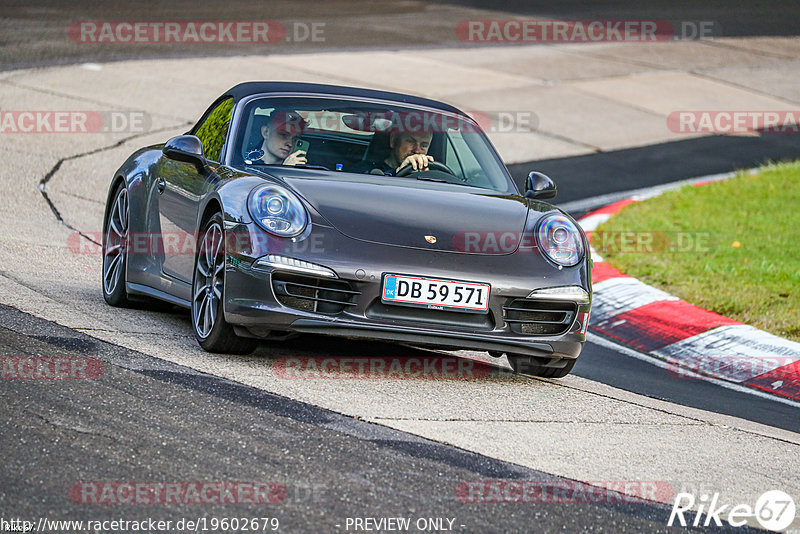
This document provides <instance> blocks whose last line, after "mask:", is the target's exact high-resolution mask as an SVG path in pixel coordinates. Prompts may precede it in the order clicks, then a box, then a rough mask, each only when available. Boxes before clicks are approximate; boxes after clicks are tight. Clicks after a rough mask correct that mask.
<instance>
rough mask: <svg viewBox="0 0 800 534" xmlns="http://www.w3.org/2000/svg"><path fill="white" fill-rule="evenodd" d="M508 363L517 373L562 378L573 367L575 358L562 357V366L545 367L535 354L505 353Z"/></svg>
mask: <svg viewBox="0 0 800 534" xmlns="http://www.w3.org/2000/svg"><path fill="white" fill-rule="evenodd" d="M506 356H507V357H508V363H509V364H510V365H511V368H512V369H513V370H514V372H515V373H516V374H518V375H529V376H538V377H541V378H564V377H565V376H567V375H568V374H569V373H570V372H571V371H572V368H573V367H575V362H577V361H578V360H577V359H574V360H571V359H563V360H561V362H560V363H564V364H565V365H564V366H563V367H546V366H544V365H542V362H541V360H539V359H538V358H536V357H535V356H522V355H517V354H507V355H506Z"/></svg>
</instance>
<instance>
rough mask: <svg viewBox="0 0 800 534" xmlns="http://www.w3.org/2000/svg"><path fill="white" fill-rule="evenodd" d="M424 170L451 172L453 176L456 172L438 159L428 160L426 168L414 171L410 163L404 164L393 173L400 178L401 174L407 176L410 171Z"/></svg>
mask: <svg viewBox="0 0 800 534" xmlns="http://www.w3.org/2000/svg"><path fill="white" fill-rule="evenodd" d="M426 171H440V172H446V173H447V174H451V175H453V176H455V175H456V173H454V172H453V169H451V168H450V167H448V166H447V165H445V164H444V163H439V162H438V161H429V162H428V168H427V169H425V170H421V171H420V170H416V171H415V170H414V167H412V166H411V165H406V166H405V167H403V168H402V169H400V170H399V171H397V174H395V176H397V177H399V178H402V177H403V176H408V175H409V174H412V173H415V172H426Z"/></svg>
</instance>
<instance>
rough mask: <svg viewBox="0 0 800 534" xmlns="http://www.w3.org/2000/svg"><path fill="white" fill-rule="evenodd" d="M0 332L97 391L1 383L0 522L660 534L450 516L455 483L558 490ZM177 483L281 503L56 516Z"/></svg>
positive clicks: (75, 343) (9, 348)
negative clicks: (79, 367)
mask: <svg viewBox="0 0 800 534" xmlns="http://www.w3.org/2000/svg"><path fill="white" fill-rule="evenodd" d="M0 317H1V318H2V324H4V325H6V327H0V356H13V357H19V356H20V355H40V354H47V355H49V356H53V357H65V358H69V357H85V356H91V357H95V358H98V359H101V360H102V361H103V365H104V370H103V374H102V376H101V377H100V378H99V379H97V380H92V381H88V380H72V381H68V382H69V383H66V382H65V383H54V381H38V383H36V384H34V385H33V387H31V383H30V382H36V381H24V380H17V381H8V383H7V384H5V385H4V388H3V389H2V390H1V391H0V398H2V403H3V406H4V409H3V410H2V412H1V413H0V423H2V424H3V426H4V428H7V429H8V428H14V429H15V431H14V437H13V439H9V438H8V437H5V438H4V439H3V440H2V441H0V443H1V444H2V445H0V453H2V455H3V458H4V465H3V472H2V479H1V480H2V487H3V493H2V494H0V503H4V502H5V508H6V509H5V510H4V516H5V517H8V514H9V513H10V512H11V511H12V510H11V506H10V503H9V502H8V500H7V499H9V498H11V499H12V501H13V503H14V506H13V514H14V517H22V518H25V519H29V520H30V519H31V518H37V517H45V518H47V517H50V518H56V517H60V518H64V517H65V516H66V517H68V518H69V519H73V520H105V519H116V518H118V517H120V516H123V517H125V518H126V519H128V520H137V519H143V518H145V517H149V518H153V519H164V520H173V521H175V520H177V519H178V518H180V517H189V518H196V517H208V518H211V517H216V518H220V517H265V516H269V517H278V518H279V520H280V530H279V531H280V532H343V531H345V528H344V525H345V521H346V518H348V517H350V518H354V517H408V516H410V517H413V518H420V517H423V518H444V517H446V518H451V519H454V520H455V521H454V523H453V525H454V527H453V530H454V531H456V532H521V531H538V532H553V531H559V530H562V529H567V530H568V531H582V530H584V529H585V528H586V526H587V525H588V524H591V525H592V530H593V531H594V532H667V531H669V530H670V529H669V528H667V527H666V522H667V519H668V517H669V513H670V508H669V507H668V506H665V505H661V504H653V503H648V502H625V501H626V499H624V498H620V497H619V496H616V494H614V493H613V492H608V493H604V497H603V499H604V500H605V501H606V502H603V503H600V504H595V503H559V502H555V503H543V504H537V505H536V506H530V505H525V504H519V503H503V504H495V503H463V502H461V500H459V498H458V496H457V494H456V489H457V488H458V486H459V484H461V483H462V482H468V481H474V480H486V479H489V480H496V479H503V480H510V481H515V480H518V481H533V482H537V483H541V484H543V485H548V484H553V485H554V484H558V483H571V481H566V480H564V479H561V478H558V477H553V476H552V475H548V474H546V473H542V472H539V471H535V470H532V469H527V468H524V467H521V466H518V465H515V464H512V463H507V462H503V461H500V460H495V459H493V458H489V457H486V456H482V455H478V454H475V453H471V452H467V451H463V450H460V449H457V448H455V447H450V446H446V445H441V444H439V443H436V442H434V441H430V440H426V439H423V438H419V437H416V436H413V435H411V434H407V433H405V432H399V431H396V430H392V429H388V428H385V427H382V426H379V425H373V424H370V423H366V422H362V421H359V420H357V419H354V418H351V417H346V416H343V415H340V414H337V413H335V412H331V411H329V410H325V409H323V408H318V407H315V406H312V405H310V404H305V403H301V402H297V401H294V400H291V399H287V398H286V397H282V396H279V395H275V394H272V393H268V392H264V391H262V390H258V389H255V388H250V387H247V386H243V385H241V384H237V383H235V382H230V381H228V380H225V379H221V378H218V377H214V376H211V375H202V374H198V373H197V372H195V371H192V370H190V369H187V368H184V367H181V366H179V365H174V364H169V363H165V362H164V361H163V360H158V359H155V358H152V357H149V356H146V355H143V354H140V353H136V352H134V351H130V350H127V349H124V348H121V347H117V346H114V345H110V344H107V343H103V342H100V341H97V340H96V339H93V338H90V337H88V336H85V335H83V334H78V333H75V332H74V331H72V330H69V329H67V328H63V327H59V326H57V325H54V324H52V323H49V322H47V321H44V320H41V319H37V318H34V317H32V316H28V315H26V314H22V313H21V312H18V311H16V310H13V309H10V308H8V307H5V306H0ZM20 332H24V334H22V333H20ZM209 429H213V432H209ZM187 468H189V469H191V472H192V474H193V477H194V480H196V481H208V480H236V481H240V482H262V483H263V482H269V483H277V484H280V485H282V486H284V487H285V496H284V497H283V498H282V499H280V501H279V502H275V503H273V504H270V505H267V506H264V505H250V504H247V503H245V504H237V505H230V504H227V505H226V504H211V505H209V504H203V505H191V504H190V505H180V506H179V505H162V506H157V507H156V506H147V505H142V506H139V507H138V508H140V509H131V507H125V508H127V509H125V510H120V508H122V507H123V506H122V505H117V506H107V505H106V506H103V505H94V506H91V505H81V506H79V505H77V504H70V505H67V506H65V505H64V500H65V499H64V497H65V495H67V494H69V491H70V488H71V487H72V486H73V485H74V484H75V483H76V481H80V482H100V481H105V480H116V481H136V482H143V481H149V482H157V481H183V482H192V481H187V480H186V479H185V478H186V477H185V473H186V471H187ZM278 499H279V498H276V501H277V500H278ZM106 502H107V501H106ZM34 520H35V519H34ZM737 531H739V530H738V529H737Z"/></svg>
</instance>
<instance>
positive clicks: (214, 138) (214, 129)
mask: <svg viewBox="0 0 800 534" xmlns="http://www.w3.org/2000/svg"><path fill="white" fill-rule="evenodd" d="M232 115H233V98H228V99H226V100H223V101H222V102H220V103H219V104H217V106H216V107H215V108H214V109H212V110H211V112H210V113H209V114H208V115H206V116H205V118H204V119H203V122H202V123H200V124H199V125H198V127H197V128H196V130H195V133H194V135H196V136H197V137H198V138H199V139H200V141H201V142H202V143H203V152H205V155H206V159H209V160H211V161H219V159H220V153H221V152H222V147H223V145H224V144H225V138H226V137H227V136H228V126H230V123H231V116H232Z"/></svg>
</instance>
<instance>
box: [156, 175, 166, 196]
mask: <svg viewBox="0 0 800 534" xmlns="http://www.w3.org/2000/svg"><path fill="white" fill-rule="evenodd" d="M156 187H157V188H158V192H159V193H163V192H164V189H166V188H167V182H166V180H164V179H163V178H159V179H158V182H156Z"/></svg>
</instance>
